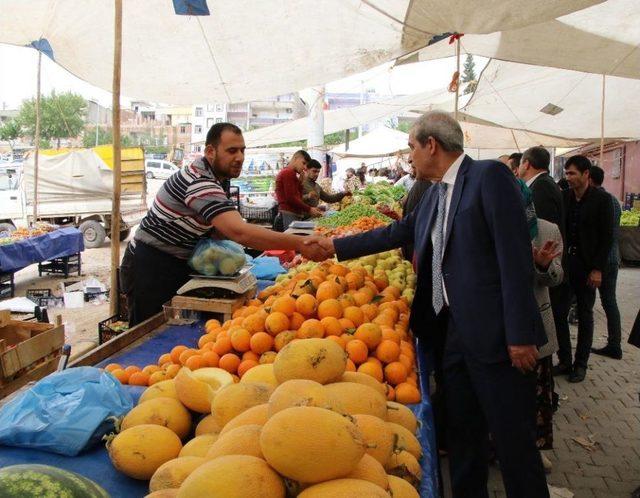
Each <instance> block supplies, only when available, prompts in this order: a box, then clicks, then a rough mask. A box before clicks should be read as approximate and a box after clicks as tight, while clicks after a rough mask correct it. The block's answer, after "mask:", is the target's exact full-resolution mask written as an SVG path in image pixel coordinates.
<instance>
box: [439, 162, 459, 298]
mask: <svg viewBox="0 0 640 498" xmlns="http://www.w3.org/2000/svg"><path fill="white" fill-rule="evenodd" d="M465 157H466V154H460V156H458V159H456V160H455V161H454V162H453V164H452V165H451V166H449V169H448V170H447V171H446V173H445V174H444V176H443V177H442V180H441V181H442V182H443V183H446V184H447V199H446V202H445V209H444V224H443V227H442V239H443V244H444V241H445V240H447V220H448V218H449V207H450V206H451V198H452V197H453V187H454V185H455V184H456V178H457V177H458V171H459V170H460V165H461V164H462V161H464V158H465ZM435 238H436V227H435V223H434V225H433V227H432V228H431V243H432V244H434V242H435ZM445 249H446V247H444V248H443V251H444V250H445ZM443 257H444V254H443ZM442 290H443V293H444V294H443V295H444V302H445V303H446V304H447V306H448V305H449V297H448V296H447V288H446V286H445V284H444V275H443V278H442Z"/></svg>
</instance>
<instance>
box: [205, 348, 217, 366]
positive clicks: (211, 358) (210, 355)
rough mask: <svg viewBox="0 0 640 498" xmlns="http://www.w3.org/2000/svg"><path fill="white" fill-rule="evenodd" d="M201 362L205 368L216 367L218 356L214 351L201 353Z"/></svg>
mask: <svg viewBox="0 0 640 498" xmlns="http://www.w3.org/2000/svg"><path fill="white" fill-rule="evenodd" d="M202 361H203V362H204V366H205V367H217V366H218V362H219V361H220V356H219V355H218V353H216V352H215V351H206V352H205V353H202Z"/></svg>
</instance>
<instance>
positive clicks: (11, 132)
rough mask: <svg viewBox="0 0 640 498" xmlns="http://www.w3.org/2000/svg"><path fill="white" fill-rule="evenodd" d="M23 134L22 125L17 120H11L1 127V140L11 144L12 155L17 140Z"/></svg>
mask: <svg viewBox="0 0 640 498" xmlns="http://www.w3.org/2000/svg"><path fill="white" fill-rule="evenodd" d="M21 134H22V129H21V128H20V123H19V122H18V121H17V120H16V119H9V120H8V121H6V122H5V123H3V124H2V126H0V140H3V141H5V142H8V143H9V147H10V148H11V155H13V146H14V145H15V143H16V139H17V138H19V137H20V135H21Z"/></svg>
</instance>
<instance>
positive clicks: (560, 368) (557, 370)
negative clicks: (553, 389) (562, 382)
mask: <svg viewBox="0 0 640 498" xmlns="http://www.w3.org/2000/svg"><path fill="white" fill-rule="evenodd" d="M551 373H552V374H553V376H554V377H557V376H558V375H569V374H570V373H571V368H570V367H568V366H567V365H565V364H564V363H558V364H557V365H555V366H554V367H553V368H552V369H551Z"/></svg>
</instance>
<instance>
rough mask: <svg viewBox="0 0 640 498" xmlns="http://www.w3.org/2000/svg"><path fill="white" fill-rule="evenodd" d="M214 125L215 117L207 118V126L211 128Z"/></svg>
mask: <svg viewBox="0 0 640 498" xmlns="http://www.w3.org/2000/svg"><path fill="white" fill-rule="evenodd" d="M212 126H213V118H208V119H207V128H211V127H212Z"/></svg>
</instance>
